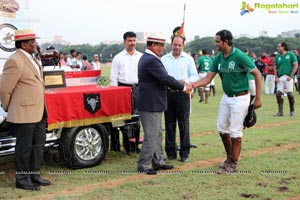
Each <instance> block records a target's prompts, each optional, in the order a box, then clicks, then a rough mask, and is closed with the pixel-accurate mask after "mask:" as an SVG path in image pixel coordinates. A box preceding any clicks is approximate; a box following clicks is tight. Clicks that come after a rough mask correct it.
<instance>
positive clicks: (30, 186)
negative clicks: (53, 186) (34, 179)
mask: <svg viewBox="0 0 300 200" xmlns="http://www.w3.org/2000/svg"><path fill="white" fill-rule="evenodd" d="M16 188H19V189H23V190H36V191H37V190H40V189H41V188H40V186H38V185H35V184H29V183H28V184H20V183H16Z"/></svg>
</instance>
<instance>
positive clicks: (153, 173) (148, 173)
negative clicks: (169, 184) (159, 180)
mask: <svg viewBox="0 0 300 200" xmlns="http://www.w3.org/2000/svg"><path fill="white" fill-rule="evenodd" d="M138 171H139V172H140V173H144V174H147V175H156V174H157V171H155V170H154V169H151V168H150V169H146V170H144V169H138Z"/></svg>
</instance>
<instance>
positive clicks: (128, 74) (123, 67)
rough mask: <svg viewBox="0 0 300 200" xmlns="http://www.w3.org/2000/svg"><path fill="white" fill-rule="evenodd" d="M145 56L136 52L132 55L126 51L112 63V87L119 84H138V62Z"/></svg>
mask: <svg viewBox="0 0 300 200" xmlns="http://www.w3.org/2000/svg"><path fill="white" fill-rule="evenodd" d="M142 55H143V54H142V53H141V52H139V51H135V52H134V53H133V54H132V55H130V54H128V52H127V51H126V50H125V49H124V50H123V51H121V52H120V53H118V54H117V55H116V56H115V57H114V58H113V61H112V65H111V71H110V85H112V86H117V85H118V82H121V83H124V84H137V83H138V62H139V60H140V58H141V56H142Z"/></svg>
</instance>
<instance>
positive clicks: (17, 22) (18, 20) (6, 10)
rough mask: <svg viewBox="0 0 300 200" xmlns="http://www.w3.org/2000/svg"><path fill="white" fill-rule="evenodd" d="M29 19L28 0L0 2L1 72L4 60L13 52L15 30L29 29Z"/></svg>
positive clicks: (5, 0) (2, 0)
mask: <svg viewBox="0 0 300 200" xmlns="http://www.w3.org/2000/svg"><path fill="white" fill-rule="evenodd" d="M29 17H30V16H29V0H0V70H1V72H2V67H3V63H4V62H5V60H6V59H7V58H8V57H9V55H11V53H12V52H14V51H15V43H14V32H15V30H17V29H20V28H26V27H30V26H29V25H30V18H29ZM1 72H0V74H1Z"/></svg>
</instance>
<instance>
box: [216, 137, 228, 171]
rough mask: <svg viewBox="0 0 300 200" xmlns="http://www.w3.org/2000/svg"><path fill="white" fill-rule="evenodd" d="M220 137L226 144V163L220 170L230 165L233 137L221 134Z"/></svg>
mask: <svg viewBox="0 0 300 200" xmlns="http://www.w3.org/2000/svg"><path fill="white" fill-rule="evenodd" d="M220 137H221V139H222V142H223V144H224V149H225V151H226V155H227V157H226V160H225V161H224V163H222V164H221V165H220V166H219V167H220V168H224V167H225V166H226V165H227V164H228V163H230V156H231V137H230V134H228V133H226V134H223V133H220Z"/></svg>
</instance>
